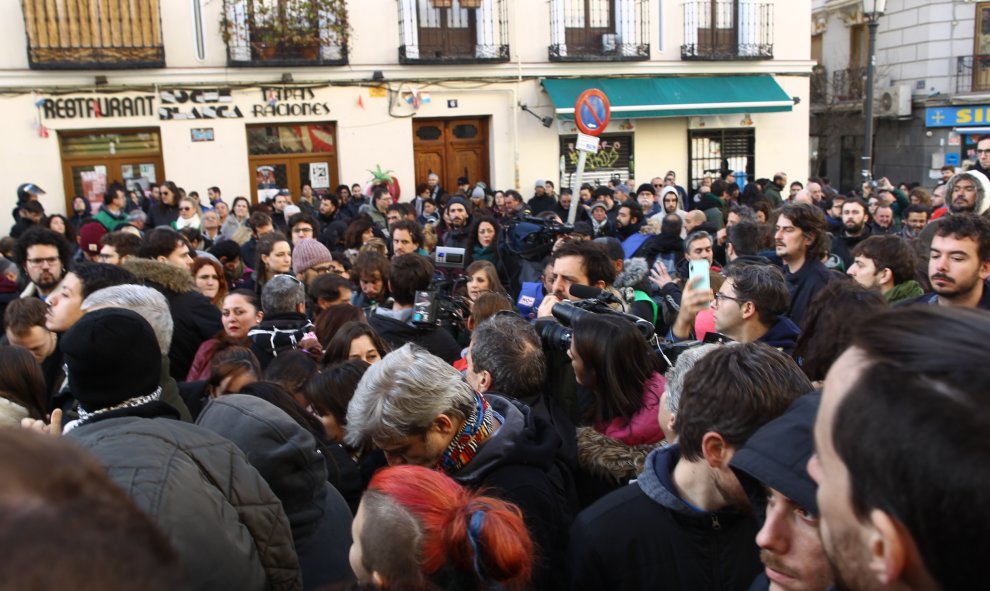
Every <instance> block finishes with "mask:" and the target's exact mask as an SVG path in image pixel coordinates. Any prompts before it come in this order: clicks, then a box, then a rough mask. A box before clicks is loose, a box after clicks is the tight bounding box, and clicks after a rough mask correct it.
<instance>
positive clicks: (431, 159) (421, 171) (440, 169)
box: [415, 146, 448, 187]
mask: <svg viewBox="0 0 990 591" xmlns="http://www.w3.org/2000/svg"><path fill="white" fill-rule="evenodd" d="M415 161H416V184H417V185H418V184H420V183H425V182H426V178H427V177H428V176H429V175H430V173H431V172H433V173H435V174H436V175H437V176H438V177H440V179H441V180H440V183H441V186H444V187H446V186H448V185H444V184H443V183H444V180H443V179H444V178H445V175H444V166H443V147H442V146H441V147H440V149H432V148H431V149H429V151H420V150H416V153H415Z"/></svg>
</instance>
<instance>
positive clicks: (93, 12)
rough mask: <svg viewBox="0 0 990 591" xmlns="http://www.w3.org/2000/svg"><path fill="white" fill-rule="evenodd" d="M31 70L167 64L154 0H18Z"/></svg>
mask: <svg viewBox="0 0 990 591" xmlns="http://www.w3.org/2000/svg"><path fill="white" fill-rule="evenodd" d="M21 8H22V10H23V13H24V26H25V29H26V31H27V39H28V64H29V65H30V67H31V68H32V69H35V70H88V69H96V68H98V69H123V68H161V67H164V66H165V48H164V46H163V45H162V27H161V18H160V16H159V11H158V0H99V1H97V0H59V1H57V2H56V1H53V0H22V2H21Z"/></svg>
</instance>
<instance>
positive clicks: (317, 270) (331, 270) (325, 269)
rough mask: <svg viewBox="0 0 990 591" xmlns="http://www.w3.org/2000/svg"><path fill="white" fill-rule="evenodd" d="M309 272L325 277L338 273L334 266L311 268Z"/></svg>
mask: <svg viewBox="0 0 990 591" xmlns="http://www.w3.org/2000/svg"><path fill="white" fill-rule="evenodd" d="M309 270H310V271H312V272H314V273H316V274H317V275H325V274H327V273H334V272H335V271H336V270H335V269H334V268H333V265H319V266H316V267H310V268H309Z"/></svg>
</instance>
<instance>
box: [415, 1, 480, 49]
mask: <svg viewBox="0 0 990 591" xmlns="http://www.w3.org/2000/svg"><path fill="white" fill-rule="evenodd" d="M477 12H478V11H477V10H467V9H465V8H456V9H455V8H432V7H427V8H426V9H425V10H423V9H422V8H421V10H420V13H419V52H420V58H421V59H426V60H431V59H436V60H442V59H444V58H445V57H452V56H460V57H470V56H473V54H474V46H475V39H477V38H478V32H477V21H476V18H477Z"/></svg>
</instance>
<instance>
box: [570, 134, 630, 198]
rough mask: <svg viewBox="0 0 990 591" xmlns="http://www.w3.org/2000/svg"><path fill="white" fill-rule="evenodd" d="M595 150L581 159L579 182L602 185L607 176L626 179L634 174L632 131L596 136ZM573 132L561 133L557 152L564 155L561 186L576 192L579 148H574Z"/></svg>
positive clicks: (611, 178)
mask: <svg viewBox="0 0 990 591" xmlns="http://www.w3.org/2000/svg"><path fill="white" fill-rule="evenodd" d="M598 139H599V141H598V152H596V153H595V154H588V157H587V158H586V159H585V163H584V175H583V176H582V177H581V183H582V184H583V183H588V184H591V185H604V184H606V183H608V181H610V180H613V179H615V180H620V181H625V180H626V179H629V178H632V177H634V176H635V164H634V161H633V135H632V134H631V133H627V134H604V135H602V136H601V137H600V138H598ZM576 142H577V136H576V135H563V136H560V154H561V156H562V157H563V159H564V177H563V178H562V179H561V181H560V182H561V186H562V187H570V188H571V189H572V190H573V191H574V192H575V193H577V191H578V187H575V186H574V184H575V180H576V176H577V161H578V151H577V150H576V148H575V144H576Z"/></svg>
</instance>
